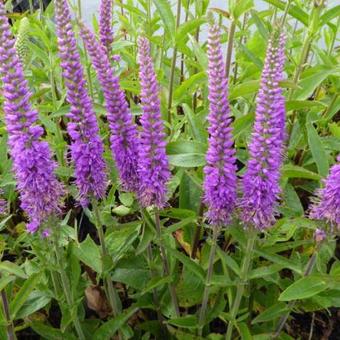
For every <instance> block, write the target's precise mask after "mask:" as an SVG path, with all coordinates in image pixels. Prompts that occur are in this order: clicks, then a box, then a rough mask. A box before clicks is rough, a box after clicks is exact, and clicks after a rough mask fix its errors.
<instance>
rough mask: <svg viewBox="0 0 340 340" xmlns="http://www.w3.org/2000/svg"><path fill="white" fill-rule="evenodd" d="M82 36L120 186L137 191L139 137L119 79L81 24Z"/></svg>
mask: <svg viewBox="0 0 340 340" xmlns="http://www.w3.org/2000/svg"><path fill="white" fill-rule="evenodd" d="M80 27H81V35H82V38H83V40H84V42H85V46H86V49H87V51H88V53H89V55H90V57H91V59H92V63H93V66H94V68H95V70H96V72H97V75H98V79H99V82H100V85H101V87H102V89H103V93H104V98H105V102H106V109H107V119H108V121H109V125H110V129H111V137H110V141H111V149H112V153H113V157H114V159H115V161H116V165H117V168H118V172H119V175H120V179H121V182H122V185H123V187H124V189H125V190H127V191H137V189H138V173H137V164H138V135H137V127H136V125H135V124H134V122H133V117H132V115H131V113H130V110H129V107H128V104H127V102H126V100H125V94H124V92H123V91H122V89H121V88H120V86H119V78H118V77H116V76H115V75H114V73H113V69H112V68H111V66H110V61H109V57H108V56H107V54H106V53H105V50H104V48H103V46H102V45H101V44H100V43H99V42H98V41H97V40H96V38H95V36H94V34H93V33H92V32H91V31H90V30H89V29H88V28H87V27H86V26H85V25H84V24H83V23H80Z"/></svg>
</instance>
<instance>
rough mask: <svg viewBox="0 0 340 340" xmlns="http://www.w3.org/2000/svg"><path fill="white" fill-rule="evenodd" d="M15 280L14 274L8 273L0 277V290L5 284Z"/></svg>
mask: <svg viewBox="0 0 340 340" xmlns="http://www.w3.org/2000/svg"><path fill="white" fill-rule="evenodd" d="M14 280H15V276H12V275H8V276H4V277H2V278H0V291H2V290H3V289H4V288H6V286H7V285H8V284H9V283H10V282H12V281H14Z"/></svg>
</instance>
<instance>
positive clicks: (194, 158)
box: [168, 153, 205, 168]
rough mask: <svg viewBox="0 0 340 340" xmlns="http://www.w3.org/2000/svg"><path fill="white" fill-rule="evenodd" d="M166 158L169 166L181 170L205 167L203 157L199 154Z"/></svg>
mask: <svg viewBox="0 0 340 340" xmlns="http://www.w3.org/2000/svg"><path fill="white" fill-rule="evenodd" d="M168 158H169V163H170V164H171V165H174V166H178V167H182V168H194V167H197V166H204V165H205V155H204V154H199V153H188V154H181V155H169V156H168Z"/></svg>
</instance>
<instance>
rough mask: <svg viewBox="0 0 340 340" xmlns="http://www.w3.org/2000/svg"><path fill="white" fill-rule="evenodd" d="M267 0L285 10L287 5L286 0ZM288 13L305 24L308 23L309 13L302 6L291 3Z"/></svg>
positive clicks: (266, 0)
mask: <svg viewBox="0 0 340 340" xmlns="http://www.w3.org/2000/svg"><path fill="white" fill-rule="evenodd" d="M264 1H265V2H267V3H269V4H271V5H273V6H275V7H277V8H279V9H281V10H284V9H285V7H286V2H284V1H281V0H264ZM288 13H289V14H290V15H291V16H292V17H294V18H295V19H297V20H299V21H300V22H301V23H303V24H304V25H305V26H307V25H308V14H307V13H306V12H304V11H303V10H302V9H301V8H299V7H297V6H295V5H290V7H289V10H288Z"/></svg>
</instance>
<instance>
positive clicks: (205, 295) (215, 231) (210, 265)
mask: <svg viewBox="0 0 340 340" xmlns="http://www.w3.org/2000/svg"><path fill="white" fill-rule="evenodd" d="M220 230H221V228H220V227H217V226H214V227H213V237H212V243H211V248H210V254H209V262H208V271H207V276H206V280H205V288H204V293H203V300H202V306H201V310H200V313H199V318H198V327H199V328H198V329H199V334H198V335H199V336H202V331H203V326H204V323H205V316H206V313H207V306H208V300H209V290H210V284H211V277H212V274H213V269H214V259H215V254H216V248H217V237H218V234H219V233H220Z"/></svg>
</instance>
